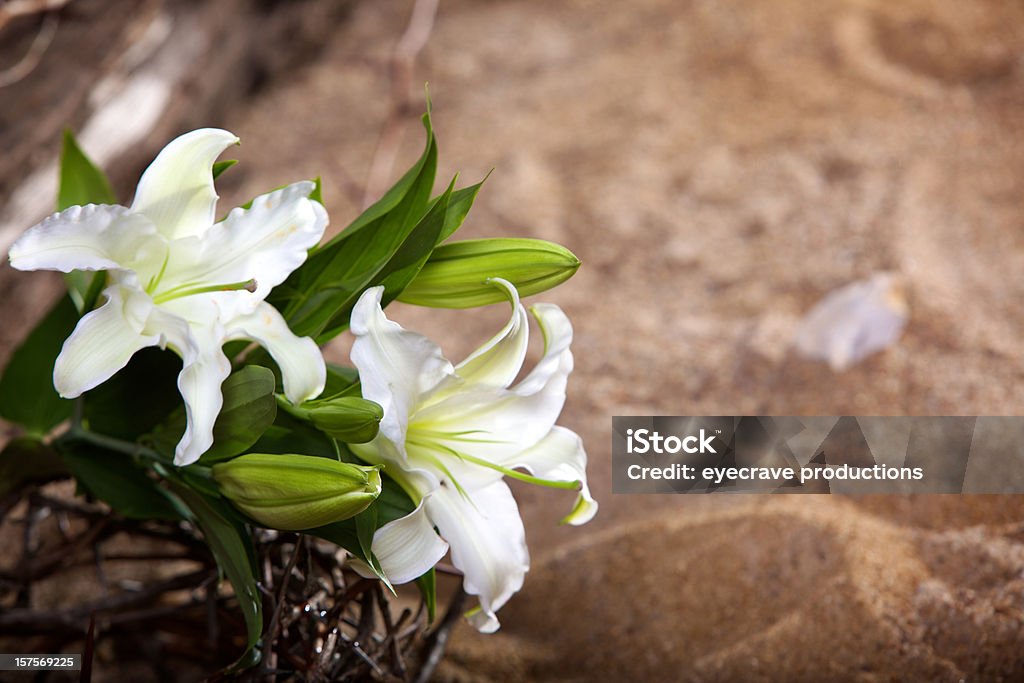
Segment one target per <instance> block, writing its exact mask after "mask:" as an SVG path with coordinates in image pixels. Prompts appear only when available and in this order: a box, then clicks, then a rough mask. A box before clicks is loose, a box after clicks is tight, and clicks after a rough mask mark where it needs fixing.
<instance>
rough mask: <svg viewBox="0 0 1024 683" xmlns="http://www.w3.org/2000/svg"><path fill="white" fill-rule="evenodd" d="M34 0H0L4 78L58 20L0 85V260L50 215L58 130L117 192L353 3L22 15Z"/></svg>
mask: <svg viewBox="0 0 1024 683" xmlns="http://www.w3.org/2000/svg"><path fill="white" fill-rule="evenodd" d="M32 2H33V0H19V2H18V3H7V4H4V3H2V2H0V19H2V21H0V72H2V71H4V70H5V69H10V68H11V67H13V66H18V65H21V64H23V61H22V60H24V58H25V56H26V55H27V54H29V53H30V51H31V50H33V49H34V46H38V44H39V43H38V41H37V37H38V35H39V32H40V30H44V29H45V27H46V24H45V22H50V25H51V26H52V25H54V24H56V30H55V31H54V32H53V37H52V40H51V41H50V43H49V44H48V45H47V46H46V48H45V53H44V54H42V55H41V56H38V63H37V64H34V65H32V67H33V68H32V69H31V73H28V74H26V75H24V76H23V77H21V78H18V79H14V81H13V82H11V83H9V84H8V85H6V86H4V87H0V150H2V152H3V153H2V154H0V253H6V251H7V248H8V247H9V246H10V244H11V243H12V242H13V241H14V240H15V239H16V238H17V237H18V235H19V234H20V233H21V232H22V231H23V230H24V229H25V228H26V227H27V226H29V225H31V224H33V223H34V222H36V221H37V220H39V219H40V218H41V217H43V216H44V215H46V214H47V213H48V212H50V211H51V210H52V206H53V201H54V197H55V196H56V184H57V157H58V153H59V145H60V134H61V131H62V129H64V128H66V127H71V128H72V129H74V130H75V131H76V133H77V135H78V137H79V140H80V142H81V143H82V146H83V147H84V148H85V149H86V151H87V152H88V153H89V154H90V155H91V156H92V157H93V158H94V159H95V160H96V161H97V162H98V163H99V164H101V165H102V166H104V167H106V168H108V169H111V170H112V171H113V180H114V184H115V186H121V187H124V185H125V180H126V179H127V178H129V177H132V176H134V175H136V174H137V172H138V171H139V168H140V167H141V165H142V164H144V163H145V161H147V160H148V159H151V158H152V156H153V154H154V152H155V151H156V149H157V148H158V147H159V146H160V145H162V144H163V143H164V142H166V140H167V139H169V138H170V137H171V136H173V135H174V134H176V133H178V132H180V131H182V130H185V129H188V128H194V127H199V126H207V125H216V124H217V123H218V122H220V121H221V120H223V118H224V115H225V112H226V111H227V110H228V109H229V108H230V107H232V106H237V105H239V104H240V103H241V102H243V101H244V99H245V98H246V96H247V95H249V94H250V93H252V92H253V91H254V90H255V89H258V88H259V87H260V86H261V85H262V84H264V83H266V82H267V81H268V80H269V79H273V78H274V77H275V76H276V75H277V74H280V73H283V72H286V71H288V70H290V69H294V68H296V67H297V66H298V65H300V64H301V63H303V62H304V61H306V60H308V59H310V58H311V57H313V56H315V55H316V54H317V53H318V51H319V49H320V48H321V47H322V46H323V45H324V44H325V43H326V42H327V40H329V38H330V36H331V35H332V34H333V33H334V31H335V29H336V27H337V26H338V24H339V23H340V22H341V21H343V20H344V18H345V17H346V16H347V14H348V11H349V10H350V9H351V6H352V5H353V4H354V2H355V0H293V1H290V2H273V1H271V0H218V1H217V2H203V1H201V0H70V1H69V2H66V3H54V2H53V0H40V1H39V2H38V3H36V4H37V5H38V6H39V8H40V11H37V12H33V11H24V10H25V9H26V7H28V9H31V5H32ZM13 7H17V8H18V9H20V10H22V11H20V12H19V13H18V14H17V15H15V13H14V12H13V11H11V8H13ZM54 7H56V9H53V8H54ZM36 49H38V47H36ZM17 75H18V76H22V74H17ZM0 276H2V273H0ZM2 279H3V278H2V277H0V280H2ZM0 284H2V282H0Z"/></svg>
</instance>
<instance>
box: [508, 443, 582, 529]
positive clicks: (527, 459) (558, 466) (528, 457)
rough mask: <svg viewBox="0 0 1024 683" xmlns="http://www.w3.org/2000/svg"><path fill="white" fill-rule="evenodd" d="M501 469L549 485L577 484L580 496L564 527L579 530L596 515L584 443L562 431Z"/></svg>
mask: <svg viewBox="0 0 1024 683" xmlns="http://www.w3.org/2000/svg"><path fill="white" fill-rule="evenodd" d="M500 464H501V465H503V466H504V467H510V468H514V467H522V468H523V469H525V470H527V471H529V472H530V473H531V474H533V475H534V476H536V477H540V478H541V479H547V480H549V481H578V482H579V483H580V493H579V495H578V496H577V497H576V503H575V504H574V505H573V509H572V511H571V512H570V513H569V514H568V515H567V516H566V517H565V518H564V519H563V520H562V522H563V523H566V524H572V525H573V526H579V525H580V524H586V523H587V522H589V521H590V520H591V519H592V518H593V517H594V515H595V514H597V501H595V500H594V498H593V497H592V496H591V495H590V488H589V487H588V486H587V453H586V451H585V450H583V439H581V438H580V437H579V435H577V434H576V432H574V431H572V430H569V429H566V428H565V427H557V426H556V427H554V428H553V429H552V430H551V432H550V433H549V434H548V435H547V436H545V437H544V438H543V439H541V440H540V441H539V442H538V443H537V444H535V445H534V446H533V447H532V448H528V449H527V450H525V451H522V452H521V453H518V454H516V455H515V456H513V457H511V458H509V459H508V460H506V461H505V462H502V463H500Z"/></svg>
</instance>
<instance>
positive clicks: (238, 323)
mask: <svg viewBox="0 0 1024 683" xmlns="http://www.w3.org/2000/svg"><path fill="white" fill-rule="evenodd" d="M226 326H227V333H226V338H227V339H228V340H231V339H252V340H254V341H256V342H258V343H259V344H260V346H262V347H263V348H265V349H266V350H267V351H268V352H270V355H271V357H273V359H274V361H275V362H276V363H277V365H278V367H279V368H281V380H282V382H283V383H284V394H285V396H287V397H288V400H289V401H291V402H292V403H295V404H299V403H302V402H303V401H308V400H309V399H311V398H314V397H316V396H318V395H319V394H320V392H322V391H323V390H324V384H325V382H326V381H327V366H326V365H325V364H324V357H323V355H321V353H320V348H319V347H318V346H317V345H316V342H314V341H313V340H312V339H310V338H309V337H297V336H295V334H294V333H293V332H292V331H291V330H290V329H289V328H288V323H287V322H285V319H284V318H283V317H282V316H281V314H280V313H279V312H278V311H277V309H276V308H274V307H273V306H271V305H270V304H268V303H266V302H265V301H261V302H260V303H259V304H258V305H257V306H256V310H254V311H253V312H252V313H248V314H245V315H241V316H237V317H235V318H234V319H232V320H231V321H230V322H228V323H227V324H226Z"/></svg>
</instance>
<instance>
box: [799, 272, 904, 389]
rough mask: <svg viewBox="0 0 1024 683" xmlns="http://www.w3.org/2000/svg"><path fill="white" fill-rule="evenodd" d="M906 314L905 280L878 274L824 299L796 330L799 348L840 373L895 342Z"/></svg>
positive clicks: (838, 290)
mask: <svg viewBox="0 0 1024 683" xmlns="http://www.w3.org/2000/svg"><path fill="white" fill-rule="evenodd" d="M907 315H908V306H907V300H906V297H905V295H904V292H903V283H902V282H901V281H900V279H899V278H898V277H897V276H896V275H894V274H892V273H876V274H875V275H873V276H872V277H870V278H868V279H866V280H861V281H858V282H854V283H852V284H849V285H846V286H845V287H841V288H839V289H837V290H835V291H833V292H830V293H829V294H828V295H826V296H825V298H823V299H822V300H821V301H819V302H818V303H817V304H816V305H815V306H814V308H813V309H811V311H810V312H809V313H808V314H807V315H806V317H804V319H803V320H802V321H801V323H800V326H799V328H798V329H797V331H796V348H797V350H798V351H800V353H802V354H803V355H804V356H807V357H808V358H813V359H820V360H825V361H827V362H828V364H829V366H830V367H831V368H832V369H833V370H835V371H837V372H839V371H842V370H845V369H847V368H849V367H851V366H853V365H855V364H857V363H858V362H860V361H861V360H863V359H864V358H866V357H867V356H869V355H871V354H872V353H875V352H876V351H881V350H882V349H885V348H887V347H889V346H891V345H893V344H895V343H896V341H897V340H898V339H899V338H900V335H901V334H902V333H903V328H904V327H905V326H906V324H907Z"/></svg>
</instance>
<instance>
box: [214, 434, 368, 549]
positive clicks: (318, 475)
mask: <svg viewBox="0 0 1024 683" xmlns="http://www.w3.org/2000/svg"><path fill="white" fill-rule="evenodd" d="M213 478H214V480H215V481H216V482H217V485H218V487H220V491H221V493H222V494H224V496H225V497H226V498H227V499H228V500H230V501H231V502H232V503H234V505H235V507H237V508H238V509H239V510H241V511H242V512H244V513H245V514H247V515H249V516H250V517H252V518H253V519H254V520H256V521H257V522H259V523H260V524H263V525H264V526H267V527H269V528H272V529H281V530H284V531H299V530H301V529H311V528H313V527H318V526H323V525H324V524H331V523H332V522H339V521H341V520H343V519H348V518H349V517H353V516H355V515H357V514H359V513H360V512H362V511H363V510H365V509H366V508H367V507H368V506H369V505H370V503H372V502H373V501H374V499H376V498H377V496H379V495H380V490H381V483H380V472H379V468H378V467H361V466H359V465H353V464H351V463H347V462H338V461H336V460H330V459H328V458H318V457H315V456H311V455H273V454H267V453H249V454H247V455H241V456H239V457H237V458H234V459H232V460H229V461H227V462H223V463H218V464H216V465H214V466H213Z"/></svg>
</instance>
